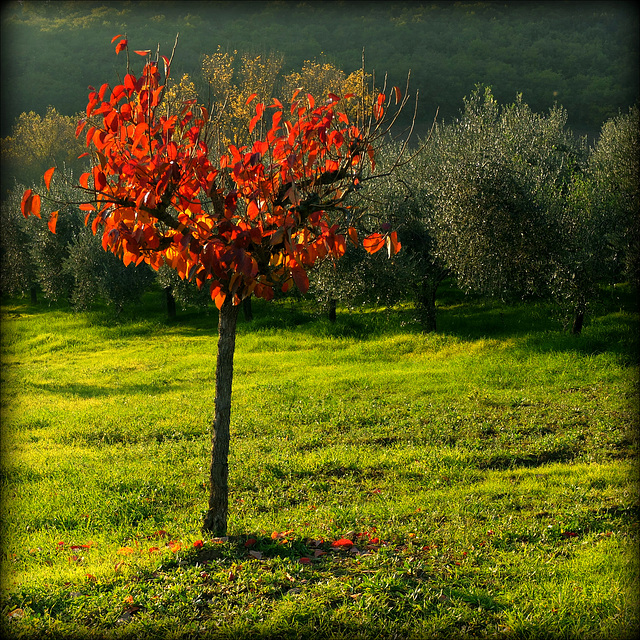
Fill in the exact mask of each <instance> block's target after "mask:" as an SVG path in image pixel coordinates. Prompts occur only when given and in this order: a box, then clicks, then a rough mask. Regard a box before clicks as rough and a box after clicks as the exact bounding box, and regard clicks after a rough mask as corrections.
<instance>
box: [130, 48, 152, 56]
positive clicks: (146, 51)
mask: <svg viewBox="0 0 640 640" xmlns="http://www.w3.org/2000/svg"><path fill="white" fill-rule="evenodd" d="M150 52H151V49H145V50H144V51H134V52H133V53H137V54H138V55H139V56H146V55H147V54H148V53H150Z"/></svg>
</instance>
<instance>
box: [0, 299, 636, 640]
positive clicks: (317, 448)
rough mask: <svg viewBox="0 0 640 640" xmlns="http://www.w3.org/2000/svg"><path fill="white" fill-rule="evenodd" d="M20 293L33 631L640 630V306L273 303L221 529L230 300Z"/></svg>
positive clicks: (410, 634) (12, 630)
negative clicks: (216, 488)
mask: <svg viewBox="0 0 640 640" xmlns="http://www.w3.org/2000/svg"><path fill="white" fill-rule="evenodd" d="M159 300H160V298H159V296H158V297H154V298H149V299H147V300H146V301H145V305H144V309H143V310H144V317H143V315H142V313H141V312H140V309H139V310H137V311H136V312H135V313H134V310H130V311H129V312H127V313H128V314H129V315H128V316H126V314H125V316H123V317H121V318H119V319H114V318H113V317H112V316H111V315H110V313H109V312H108V311H100V312H92V313H80V314H72V313H70V312H68V311H66V310H64V309H60V308H55V307H47V306H46V305H45V304H43V305H40V306H31V305H29V304H26V303H25V302H24V301H22V300H12V301H5V303H4V304H3V306H2V440H1V444H2V464H3V468H2V511H1V516H2V518H1V519H2V529H1V535H2V567H1V568H2V593H1V603H2V623H1V625H2V626H1V627H0V629H1V631H2V632H3V634H4V635H7V636H9V637H16V638H19V637H24V638H31V637H34V638H41V637H42V638H45V637H46V638H65V639H67V638H72V639H73V638H78V639H79V638H87V637H91V638H147V637H148V638H163V639H164V638H190V637H193V638H195V637H198V638H228V639H236V638H282V639H289V638H307V637H309V638H314V639H316V640H320V639H324V638H361V639H372V640H373V639H374V638H375V639H378V638H394V637H395V638H415V639H416V640H418V639H422V638H458V637H469V638H531V639H533V638H540V639H543V638H544V639H547V638H566V639H569V638H571V639H573V638H575V639H576V640H577V639H580V640H582V639H585V638H593V639H594V640H595V639H596V638H597V639H609V638H610V639H614V638H615V639H616V640H618V639H624V638H627V637H635V636H636V634H637V632H638V629H639V628H640V623H639V619H638V604H639V602H640V599H639V594H638V585H639V562H638V553H637V548H638V513H639V511H638V466H637V460H638V458H637V453H638V432H637V426H638V424H637V419H638V328H639V327H638V324H639V323H638V316H637V310H636V309H634V307H633V305H632V304H631V299H630V296H629V294H628V293H627V292H625V290H624V289H623V288H618V289H615V290H611V291H609V292H608V293H607V294H606V295H605V298H604V300H605V303H606V307H605V306H603V307H602V308H601V309H600V313H599V315H598V316H596V317H595V318H592V319H591V321H590V322H589V323H588V324H587V325H586V327H585V329H584V332H583V335H582V336H580V337H576V336H570V335H568V334H567V333H564V332H562V331H561V330H560V326H559V324H558V322H557V321H556V320H555V319H554V317H553V312H552V310H551V309H550V307H548V306H546V305H543V304H529V305H521V306H515V307H501V306H499V305H496V304H490V303H486V302H481V301H472V300H467V299H463V298H461V297H460V296H457V295H455V292H449V294H448V295H447V296H445V297H444V298H443V299H442V300H441V301H440V308H439V314H440V315H439V332H438V333H437V334H431V335H424V334H421V333H420V332H419V330H418V328H417V326H416V325H415V324H414V323H413V322H412V320H411V311H410V310H409V309H405V310H396V311H394V312H393V313H385V312H380V311H378V312H374V311H361V312H358V313H355V312H354V313H346V312H343V313H341V314H339V315H338V322H337V323H336V324H335V325H331V324H330V323H328V322H327V321H326V320H324V319H322V318H318V317H317V316H314V315H313V314H312V313H310V312H305V311H304V309H303V308H302V307H300V306H295V305H293V304H291V303H289V302H285V303H279V304H271V305H261V304H258V303H256V304H255V307H254V308H255V319H254V321H253V322H251V323H247V322H243V321H241V322H240V324H239V329H238V331H239V335H238V340H237V351H236V359H235V379H234V395H233V402H234V406H233V412H232V448H231V454H230V483H231V495H230V505H231V510H230V511H231V512H230V519H229V536H228V538H226V539H214V540H212V539H208V538H206V537H203V536H202V534H201V532H200V523H201V518H202V513H203V510H204V508H205V506H206V500H207V488H206V476H207V471H208V456H209V448H210V443H209V425H210V421H211V419H212V416H213V403H214V398H213V382H214V364H215V352H216V322H217V321H216V314H215V313H213V312H211V313H210V314H206V313H200V314H195V313H182V314H181V315H180V316H179V318H178V319H177V321H174V322H169V321H167V320H165V317H164V315H163V311H162V309H161V308H160V306H159V304H158V305H157V306H154V305H155V303H156V302H159Z"/></svg>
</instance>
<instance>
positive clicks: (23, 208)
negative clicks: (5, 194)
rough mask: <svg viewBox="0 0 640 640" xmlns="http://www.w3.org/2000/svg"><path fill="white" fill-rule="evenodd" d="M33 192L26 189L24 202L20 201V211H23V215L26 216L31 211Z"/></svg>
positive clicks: (23, 197)
mask: <svg viewBox="0 0 640 640" xmlns="http://www.w3.org/2000/svg"><path fill="white" fill-rule="evenodd" d="M32 193H33V192H32V191H31V189H26V190H25V192H24V193H23V194H22V202H21V203H20V211H22V215H23V216H24V217H25V218H26V217H27V216H28V215H29V214H30V213H31V209H30V207H31V194H32Z"/></svg>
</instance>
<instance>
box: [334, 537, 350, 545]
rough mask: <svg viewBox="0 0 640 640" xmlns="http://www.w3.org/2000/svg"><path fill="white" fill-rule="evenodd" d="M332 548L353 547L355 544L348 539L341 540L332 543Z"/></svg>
mask: <svg viewBox="0 0 640 640" xmlns="http://www.w3.org/2000/svg"><path fill="white" fill-rule="evenodd" d="M331 546H332V547H352V546H353V542H352V541H351V540H349V539H348V538H340V540H335V541H334V542H332V543H331Z"/></svg>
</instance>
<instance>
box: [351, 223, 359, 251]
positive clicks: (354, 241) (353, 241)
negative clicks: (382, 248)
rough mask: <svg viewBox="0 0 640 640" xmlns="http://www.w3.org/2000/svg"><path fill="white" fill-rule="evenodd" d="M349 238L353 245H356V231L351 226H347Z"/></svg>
mask: <svg viewBox="0 0 640 640" xmlns="http://www.w3.org/2000/svg"><path fill="white" fill-rule="evenodd" d="M349 239H350V240H351V242H352V243H353V246H354V247H357V246H358V232H357V231H356V230H355V229H354V228H353V227H349Z"/></svg>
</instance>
